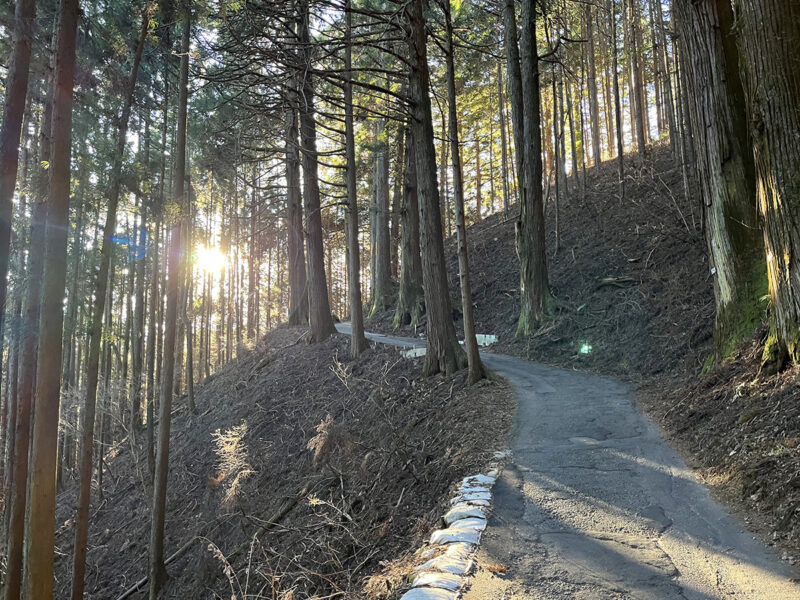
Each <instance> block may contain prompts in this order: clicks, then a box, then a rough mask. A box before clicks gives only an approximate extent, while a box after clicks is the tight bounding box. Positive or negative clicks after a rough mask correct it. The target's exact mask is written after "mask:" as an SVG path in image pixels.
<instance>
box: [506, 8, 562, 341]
mask: <svg viewBox="0 0 800 600" xmlns="http://www.w3.org/2000/svg"><path fill="white" fill-rule="evenodd" d="M506 37H509V34H507V36H506ZM510 42H511V40H509V42H507V43H510ZM520 53H521V55H522V58H521V63H520V64H521V73H522V89H523V90H524V95H523V110H524V113H523V125H524V133H525V137H524V138H523V139H524V142H525V143H524V160H523V167H524V173H525V178H524V187H523V188H522V198H521V200H520V216H519V220H518V221H517V223H516V245H517V255H518V256H519V262H520V300H521V304H522V305H521V309H520V316H519V323H518V324H517V335H518V336H520V335H529V334H530V332H531V330H532V329H533V326H534V325H535V324H536V323H537V322H538V321H539V320H540V319H541V318H542V317H544V316H545V315H547V314H550V313H551V312H552V310H553V305H554V299H553V297H552V295H551V294H550V284H549V282H548V277H547V255H546V249H545V232H544V207H543V205H542V204H543V203H542V134H541V122H540V121H541V116H540V102H541V100H540V96H539V94H540V91H539V55H538V54H537V48H536V7H535V5H534V0H524V2H523V4H522V35H521V36H520Z"/></svg>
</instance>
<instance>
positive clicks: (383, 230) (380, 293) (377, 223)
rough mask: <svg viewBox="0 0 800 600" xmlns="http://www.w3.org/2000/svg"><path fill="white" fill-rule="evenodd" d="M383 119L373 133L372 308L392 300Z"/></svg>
mask: <svg viewBox="0 0 800 600" xmlns="http://www.w3.org/2000/svg"><path fill="white" fill-rule="evenodd" d="M386 137H387V132H386V120H385V119H380V120H379V121H378V128H377V131H376V135H375V138H376V139H375V148H376V149H375V186H374V187H375V190H374V191H375V201H374V204H373V206H374V210H375V215H374V217H373V224H374V227H375V233H374V238H375V262H374V269H373V272H372V282H373V284H372V311H371V314H373V315H374V314H375V313H376V312H377V311H379V310H380V309H382V308H387V307H388V306H390V305H391V303H392V273H391V255H390V248H389V244H390V242H389V240H390V237H389V158H388V156H387V151H386Z"/></svg>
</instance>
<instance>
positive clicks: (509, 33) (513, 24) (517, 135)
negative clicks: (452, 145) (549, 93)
mask: <svg viewBox="0 0 800 600" xmlns="http://www.w3.org/2000/svg"><path fill="white" fill-rule="evenodd" d="M503 28H504V35H505V45H506V64H507V65H508V67H507V68H508V96H509V99H510V101H511V128H512V133H513V137H514V166H515V167H516V169H515V171H516V184H517V186H516V187H517V193H518V194H519V195H521V194H522V190H523V188H524V187H525V181H524V179H525V169H524V166H523V163H524V156H525V125H524V122H523V113H524V112H525V110H524V107H523V91H522V72H521V71H520V69H521V67H520V58H519V46H518V45H517V15H516V4H515V2H514V0H506V2H505V5H504V7H503ZM537 93H538V92H537ZM540 140H541V135H540Z"/></svg>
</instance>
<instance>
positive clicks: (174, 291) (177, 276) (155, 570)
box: [149, 5, 191, 600]
mask: <svg viewBox="0 0 800 600" xmlns="http://www.w3.org/2000/svg"><path fill="white" fill-rule="evenodd" d="M190 32H191V9H190V8H189V6H188V5H187V6H185V7H184V15H183V34H182V38H181V64H180V73H179V75H178V77H179V79H178V114H177V118H178V131H177V138H176V143H175V171H174V183H175V193H174V204H175V205H176V206H177V207H178V209H179V212H180V213H181V217H180V220H179V221H178V223H176V224H175V226H174V227H173V229H172V235H171V239H170V241H169V251H168V254H169V266H168V277H169V279H168V281H167V307H166V316H165V319H164V322H165V329H164V346H163V352H164V365H163V378H164V379H163V380H162V382H161V405H160V406H159V415H158V448H157V450H156V472H155V477H154V478H153V479H154V482H153V483H154V485H153V504H152V512H151V517H152V520H151V527H150V552H149V554H150V556H149V559H150V560H149V584H150V585H149V587H150V590H149V596H150V600H157V597H158V592H159V590H160V589H161V587H162V586H163V584H164V581H165V580H166V578H167V570H166V567H165V566H164V520H165V517H166V502H167V475H168V474H169V432H170V426H171V420H172V416H171V415H172V384H173V379H174V375H175V362H176V361H175V341H176V337H177V336H176V329H177V327H176V325H177V321H178V297H179V295H180V286H181V282H182V280H183V275H184V273H185V265H184V263H185V255H184V254H182V252H181V250H182V249H183V244H182V239H181V238H182V230H183V227H182V225H183V223H182V221H183V220H184V217H183V215H186V214H187V213H189V211H188V210H187V207H186V197H185V189H184V188H185V184H186V181H185V180H186V119H187V117H186V106H187V103H188V92H189V90H188V81H189V34H190Z"/></svg>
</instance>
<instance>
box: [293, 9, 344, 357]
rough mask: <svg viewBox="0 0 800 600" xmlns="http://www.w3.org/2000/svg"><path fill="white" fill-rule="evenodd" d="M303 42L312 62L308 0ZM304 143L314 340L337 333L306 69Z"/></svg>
mask: <svg viewBox="0 0 800 600" xmlns="http://www.w3.org/2000/svg"><path fill="white" fill-rule="evenodd" d="M299 9H300V15H299V17H300V44H301V46H302V47H303V52H302V53H303V64H304V65H305V67H307V68H310V67H311V63H312V52H311V47H310V45H311V36H310V33H309V25H310V24H309V19H310V10H309V5H308V0H300V2H299ZM300 96H301V98H300V143H301V154H302V156H303V208H304V210H305V214H306V226H305V236H306V249H307V250H308V255H307V257H306V260H307V263H308V264H307V266H308V270H307V273H308V306H309V323H310V325H311V336H310V337H311V341H312V342H321V341H323V340H325V339H326V338H327V337H328V336H330V335H331V334H333V333H334V332H335V331H336V329H335V327H334V326H333V318H332V316H331V308H330V303H329V301H328V282H327V280H326V278H325V253H324V249H323V245H322V213H321V211H322V209H321V206H320V191H319V175H318V167H319V165H318V157H317V125H316V121H315V117H314V111H315V109H314V85H313V80H312V77H311V74H310V73H306V75H305V77H304V79H303V86H302V90H301V94H300Z"/></svg>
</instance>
